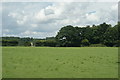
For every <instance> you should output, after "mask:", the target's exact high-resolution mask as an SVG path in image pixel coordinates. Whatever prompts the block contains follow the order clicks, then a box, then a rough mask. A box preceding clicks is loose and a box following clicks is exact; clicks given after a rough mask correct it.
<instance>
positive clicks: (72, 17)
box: [2, 2, 118, 38]
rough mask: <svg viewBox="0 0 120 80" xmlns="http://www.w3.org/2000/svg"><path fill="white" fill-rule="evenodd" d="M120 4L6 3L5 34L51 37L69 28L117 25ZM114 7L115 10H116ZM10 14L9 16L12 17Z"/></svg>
mask: <svg viewBox="0 0 120 80" xmlns="http://www.w3.org/2000/svg"><path fill="white" fill-rule="evenodd" d="M116 4H117V3H85V2H82V3H78V2H69V3H67V2H61V3H60V2H58V3H55V2H54V3H52V2H50V3H49V2H39V3H35V2H32V3H25V2H23V3H19V2H18V3H4V4H3V15H2V16H3V18H2V20H3V32H4V34H5V35H16V36H30V37H42V38H43V37H47V36H55V35H56V31H58V30H59V29H60V28H61V27H63V26H65V25H73V26H85V25H92V24H100V23H103V22H107V23H111V24H113V25H115V24H116V22H117V17H118V16H117V11H118V9H117V8H116V7H115V5H116ZM112 6H113V7H112ZM8 15H9V16H8Z"/></svg>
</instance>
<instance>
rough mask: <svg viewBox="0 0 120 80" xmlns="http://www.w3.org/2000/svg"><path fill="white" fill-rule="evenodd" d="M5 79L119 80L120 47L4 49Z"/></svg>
mask: <svg viewBox="0 0 120 80" xmlns="http://www.w3.org/2000/svg"><path fill="white" fill-rule="evenodd" d="M2 56H3V78H118V63H117V62H118V48H110V47H109V48H107V47H99V48H95V47H84V48H83V47H77V48H75V47H69V48H68V47H66V48H65V47H61V48H60V47H3V54H2Z"/></svg>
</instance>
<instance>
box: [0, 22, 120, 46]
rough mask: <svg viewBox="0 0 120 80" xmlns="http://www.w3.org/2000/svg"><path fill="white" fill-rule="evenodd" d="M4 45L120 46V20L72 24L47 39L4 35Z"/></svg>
mask: <svg viewBox="0 0 120 80" xmlns="http://www.w3.org/2000/svg"><path fill="white" fill-rule="evenodd" d="M1 42H2V46H31V43H32V44H33V46H49V47H80V46H90V47H105V46H108V47H120V22H118V23H117V24H116V25H115V26H113V27H112V26H111V25H110V24H106V23H103V24H100V25H93V26H91V27H90V26H89V25H88V26H86V27H74V26H71V25H68V26H64V27H62V28H61V29H60V30H59V32H58V34H57V35H56V37H46V38H45V39H33V38H29V37H27V38H19V37H2V40H1V38H0V43H1Z"/></svg>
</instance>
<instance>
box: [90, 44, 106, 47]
mask: <svg viewBox="0 0 120 80" xmlns="http://www.w3.org/2000/svg"><path fill="white" fill-rule="evenodd" d="M90 47H106V46H105V45H104V44H91V45H90Z"/></svg>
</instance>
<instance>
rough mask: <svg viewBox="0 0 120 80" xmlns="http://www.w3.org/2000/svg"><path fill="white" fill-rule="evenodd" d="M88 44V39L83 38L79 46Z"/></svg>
mask: <svg viewBox="0 0 120 80" xmlns="http://www.w3.org/2000/svg"><path fill="white" fill-rule="evenodd" d="M89 45H90V43H89V40H87V39H84V40H82V41H81V46H89Z"/></svg>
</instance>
